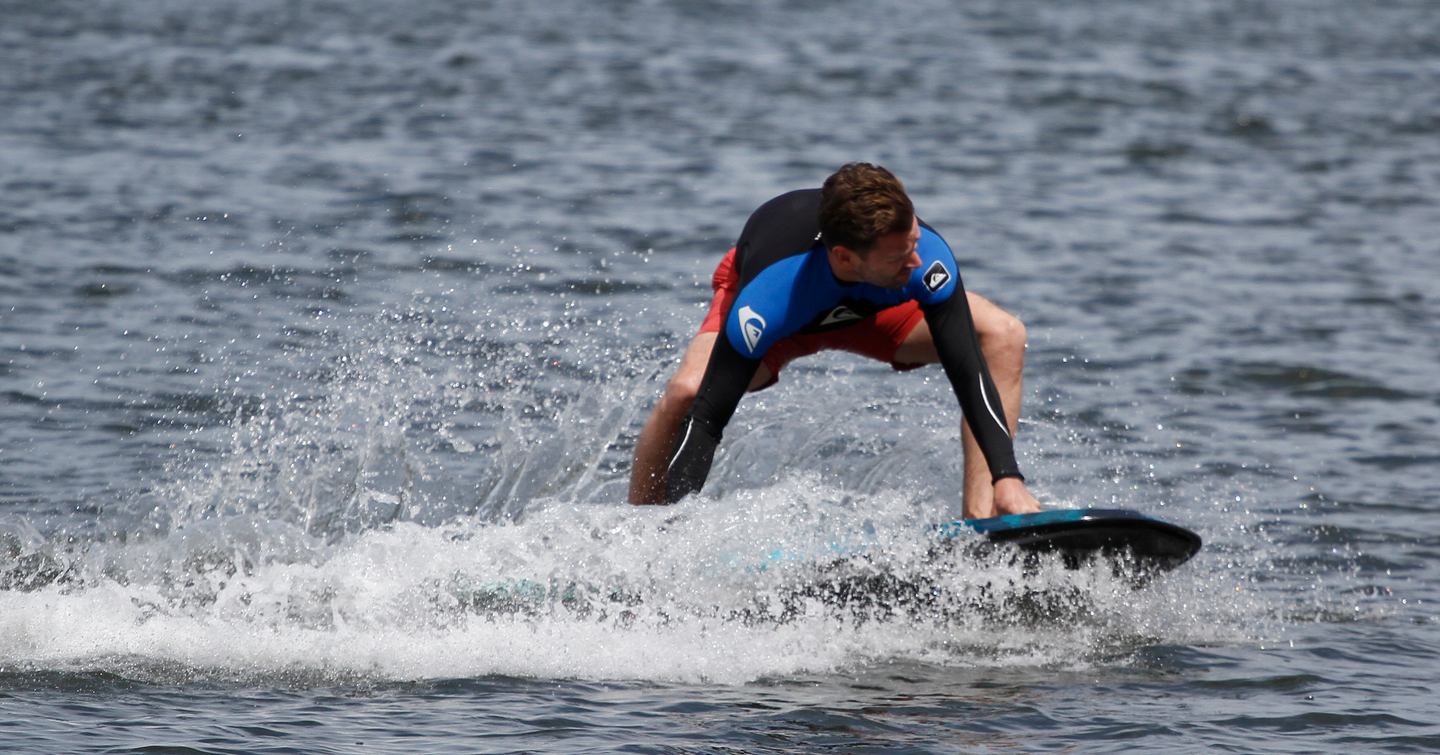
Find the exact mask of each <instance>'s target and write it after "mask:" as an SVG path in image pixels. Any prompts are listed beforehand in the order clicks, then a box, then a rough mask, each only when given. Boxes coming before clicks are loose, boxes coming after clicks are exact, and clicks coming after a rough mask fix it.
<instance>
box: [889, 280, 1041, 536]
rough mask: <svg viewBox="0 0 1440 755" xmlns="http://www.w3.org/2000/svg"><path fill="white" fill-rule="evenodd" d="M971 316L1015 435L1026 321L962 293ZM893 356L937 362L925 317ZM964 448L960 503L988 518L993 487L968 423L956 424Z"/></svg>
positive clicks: (992, 507)
mask: <svg viewBox="0 0 1440 755" xmlns="http://www.w3.org/2000/svg"><path fill="white" fill-rule="evenodd" d="M966 296H967V297H968V300H969V304H970V315H971V317H972V318H973V319H974V321H975V333H976V335H978V336H979V338H980V351H981V352H982V353H983V354H984V355H985V363H986V364H987V365H989V367H990V377H991V378H992V379H993V380H994V381H995V388H996V389H997V390H999V391H1000V401H1001V404H1002V405H1003V406H1004V407H1005V422H1006V424H1007V425H1009V426H1010V437H1012V438H1013V437H1015V431H1016V428H1017V427H1018V426H1019V424H1018V423H1019V421H1020V398H1021V396H1022V395H1023V393H1024V375H1023V373H1024V370H1025V337H1026V336H1025V324H1024V323H1022V322H1021V321H1020V319H1019V318H1017V317H1015V316H1014V315H1012V314H1010V313H1009V312H1006V311H1005V310H1003V309H1001V308H1000V307H999V306H997V305H996V304H995V303H994V302H992V301H990V300H989V299H986V298H985V297H983V296H981V295H979V294H976V293H972V292H969V291H967V292H966ZM895 360H896V361H898V362H904V363H911V364H928V363H931V362H938V361H940V355H939V354H938V353H936V351H935V343H934V341H933V340H931V337H930V326H929V325H927V324H926V323H925V321H924V320H921V321H920V324H919V325H917V326H915V329H914V330H912V331H910V335H908V336H906V337H905V343H903V344H902V345H901V346H900V348H899V349H898V350H897V351H896V352H895ZM960 432H961V435H962V436H963V438H964V446H965V492H964V496H965V502H964V516H965V517H966V518H979V517H987V516H992V515H993V514H994V511H995V491H994V488H993V487H992V484H991V479H990V466H989V465H988V464H986V462H985V456H984V454H983V453H981V451H980V444H978V443H976V442H975V436H974V434H973V433H971V432H970V425H969V423H968V422H962V423H961V428H960Z"/></svg>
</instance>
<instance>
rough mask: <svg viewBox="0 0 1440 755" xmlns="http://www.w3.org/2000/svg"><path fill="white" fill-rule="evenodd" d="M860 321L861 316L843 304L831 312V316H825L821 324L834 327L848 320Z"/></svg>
mask: <svg viewBox="0 0 1440 755" xmlns="http://www.w3.org/2000/svg"><path fill="white" fill-rule="evenodd" d="M858 319H860V315H859V314H857V313H856V312H855V310H853V309H851V308H849V307H847V306H845V305H844V304H841V305H840V306H838V307H836V308H834V309H832V310H830V314H828V315H825V319H824V320H821V321H820V324H821V325H834V324H835V323H837V322H846V321H848V320H858Z"/></svg>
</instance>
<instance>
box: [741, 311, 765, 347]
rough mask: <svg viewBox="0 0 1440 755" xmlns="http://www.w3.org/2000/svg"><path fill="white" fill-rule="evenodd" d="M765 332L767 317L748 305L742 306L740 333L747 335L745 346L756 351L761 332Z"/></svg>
mask: <svg viewBox="0 0 1440 755" xmlns="http://www.w3.org/2000/svg"><path fill="white" fill-rule="evenodd" d="M764 332H765V318H763V317H761V316H760V315H759V314H758V313H756V311H755V310H753V309H751V308H750V307H749V306H748V305H747V306H744V307H741V308H740V334H741V335H743V336H744V337H745V348H747V349H749V350H750V353H751V354H754V353H755V345H756V344H758V343H760V334H762V333H764Z"/></svg>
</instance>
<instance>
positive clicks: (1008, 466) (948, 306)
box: [922, 273, 1025, 483]
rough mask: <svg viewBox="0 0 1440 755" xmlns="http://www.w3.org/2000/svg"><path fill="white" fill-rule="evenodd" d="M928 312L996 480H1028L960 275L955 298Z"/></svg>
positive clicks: (957, 393)
mask: <svg viewBox="0 0 1440 755" xmlns="http://www.w3.org/2000/svg"><path fill="white" fill-rule="evenodd" d="M922 311H924V313H925V322H926V323H927V324H928V325H929V326H930V335H931V338H932V339H933V340H934V342H935V351H936V352H937V353H938V354H939V355H940V365H941V366H942V367H943V368H944V369H945V376H946V377H948V378H949V379H950V386H951V388H953V389H954V391H955V397H956V398H957V399H959V401H960V409H961V411H962V412H964V414H965V422H966V423H968V424H969V425H970V432H971V433H973V434H974V436H975V442H976V443H977V444H978V445H979V446H980V450H981V452H982V453H984V455H985V461H986V463H987V464H988V465H989V466H990V477H991V479H992V482H996V483H998V482H1000V481H1001V480H1004V479H1008V478H1015V479H1016V480H1019V481H1023V480H1024V479H1025V477H1024V476H1023V475H1021V474H1020V466H1019V464H1018V463H1017V462H1016V461H1015V445H1014V443H1013V441H1012V440H1011V438H1010V430H1009V425H1008V424H1007V423H1006V421H1005V406H1004V404H1003V403H1002V402H1001V400H1000V392H999V390H998V389H996V387H995V381H994V380H993V379H991V377H990V368H989V367H988V366H987V365H986V364H985V356H984V354H983V353H981V351H980V342H979V338H978V337H977V336H976V334H975V323H974V321H973V320H972V319H971V315H970V304H969V301H968V298H967V297H966V295H965V286H964V284H963V283H962V282H961V280H960V276H959V274H958V273H957V274H956V275H955V290H954V291H953V292H952V293H951V295H950V296H949V297H947V298H946V299H945V300H944V301H941V302H938V303H935V304H930V305H925V306H922Z"/></svg>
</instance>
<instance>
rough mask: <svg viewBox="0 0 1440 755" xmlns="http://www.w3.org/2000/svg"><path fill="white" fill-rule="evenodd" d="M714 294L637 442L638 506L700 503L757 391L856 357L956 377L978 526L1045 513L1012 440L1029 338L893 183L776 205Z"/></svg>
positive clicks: (758, 219)
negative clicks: (817, 362)
mask: <svg viewBox="0 0 1440 755" xmlns="http://www.w3.org/2000/svg"><path fill="white" fill-rule="evenodd" d="M714 287H715V298H714V301H712V302H711V305H710V311H709V313H708V314H707V315H706V318H705V321H704V323H703V324H702V325H701V326H700V332H699V333H698V334H697V335H696V336H695V338H694V339H693V340H692V341H691V342H690V345H689V347H688V348H687V349H686V351H685V356H684V357H683V358H682V360H681V362H680V368H679V369H678V370H677V372H676V374H675V376H674V377H673V378H672V379H671V380H670V383H669V384H668V385H667V386H666V389H665V393H664V395H663V396H662V397H661V398H660V401H659V402H658V403H657V404H656V406H655V409H654V411H653V412H652V413H651V415H650V419H649V420H648V421H647V422H646V423H645V428H644V429H643V430H642V431H641V434H640V439H639V441H638V442H637V443H636V447H635V462H634V466H633V468H632V469H631V477H630V502H631V503H673V502H675V501H677V500H679V499H680V498H682V497H684V496H685V495H686V494H688V493H690V492H693V491H696V490H699V489H700V487H701V486H702V485H704V483H705V478H706V476H707V475H708V474H709V471H710V465H711V462H712V461H713V459H714V456H715V449H716V447H717V446H718V445H719V443H720V437H721V434H722V432H723V430H724V428H725V425H726V423H728V422H729V420H730V417H731V415H732V414H733V413H734V411H735V407H736V406H737V405H738V404H739V402H740V397H741V396H742V395H743V394H744V393H745V391H746V390H747V389H748V390H752V391H756V390H761V389H763V388H766V387H768V386H770V385H772V384H774V383H775V381H776V380H777V378H778V376H779V373H780V370H781V368H782V367H784V365H785V364H786V363H787V362H789V361H790V360H792V359H795V358H796V357H800V356H805V355H808V354H813V353H815V352H817V351H820V350H822V349H843V350H846V351H853V352H857V353H860V354H863V355H865V356H868V357H871V358H874V359H879V360H881V361H885V362H889V363H890V364H891V365H892V366H893V367H894V368H895V369H897V370H906V369H912V368H914V367H918V366H921V365H923V364H931V363H934V362H939V363H940V364H941V365H942V366H943V368H944V370H945V375H946V376H947V377H948V378H949V380H950V384H951V386H952V387H953V388H954V390H955V395H956V397H957V398H958V399H959V400H960V405H961V409H962V410H963V412H964V417H965V426H964V428H963V435H964V440H963V443H964V446H965V486H964V514H965V516H966V517H986V516H993V515H998V514H1018V513H1028V512H1033V511H1038V510H1039V509H1040V505H1039V503H1038V502H1037V501H1036V500H1035V498H1034V496H1032V495H1031V494H1030V492H1029V491H1028V490H1027V489H1026V488H1025V484H1024V477H1022V476H1021V474H1020V469H1019V467H1018V465H1017V464H1016V462H1015V451H1014V447H1013V444H1012V441H1011V438H1012V436H1013V435H1014V432H1015V419H1016V418H1018V417H1019V414H1020V393H1021V371H1022V368H1023V365H1024V351H1025V328H1024V326H1023V325H1022V324H1021V323H1020V321H1019V320H1017V319H1015V318H1014V317H1013V316H1011V315H1010V314H1008V313H1006V312H1005V311H1004V310H1002V309H1000V308H999V307H997V306H995V305H994V304H993V303H991V302H990V301H988V300H987V299H985V298H983V297H981V296H978V295H976V294H967V293H966V292H965V289H964V286H963V285H962V284H961V281H960V273H959V270H958V269H957V267H956V263H955V257H954V255H953V254H952V253H951V251H950V247H949V246H948V245H947V244H946V243H945V240H944V239H942V238H940V235H939V234H937V233H936V232H935V231H934V230H933V229H932V228H930V227H929V226H928V225H925V224H924V223H922V222H920V220H919V218H918V217H916V215H915V210H914V206H913V205H912V203H911V201H910V198H909V196H907V195H906V193H905V188H904V186H902V185H901V183H900V181H899V179H897V178H896V177H895V176H894V175H893V174H892V173H890V171H888V170H886V169H884V168H881V167H879V166H875V165H870V164H868V163H850V164H848V165H845V166H843V167H841V168H840V170H838V171H836V172H835V173H834V174H833V175H831V176H830V177H829V178H827V179H826V180H825V185H824V187H823V188H821V189H802V190H799V191H792V192H790V193H787V194H782V195H781V196H778V197H776V198H774V199H772V200H770V201H769V202H766V203H765V204H764V205H762V206H761V207H760V208H759V209H758V210H756V211H755V213H754V214H753V215H751V216H750V219H749V221H747V222H746V224H745V229H744V230H743V231H742V232H741V234H740V239H739V241H737V242H736V244H735V248H734V249H731V250H730V253H729V254H728V255H726V257H725V258H724V259H723V260H722V261H721V262H720V265H719V267H717V268H716V270H715V277H714ZM722 331H723V333H722ZM982 352H983V353H982ZM987 358H988V362H989V364H990V365H994V367H995V372H994V374H993V377H992V373H991V371H990V367H989V366H988V365H987ZM1007 417H1009V418H1011V419H1010V420H1009V421H1008V422H1007V419H1006V418H1007ZM982 455H983V461H984V462H985V463H982V458H981V457H982ZM987 466H988V468H987Z"/></svg>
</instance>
